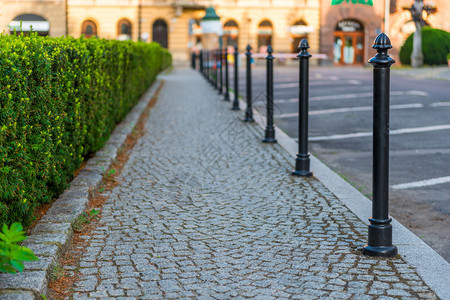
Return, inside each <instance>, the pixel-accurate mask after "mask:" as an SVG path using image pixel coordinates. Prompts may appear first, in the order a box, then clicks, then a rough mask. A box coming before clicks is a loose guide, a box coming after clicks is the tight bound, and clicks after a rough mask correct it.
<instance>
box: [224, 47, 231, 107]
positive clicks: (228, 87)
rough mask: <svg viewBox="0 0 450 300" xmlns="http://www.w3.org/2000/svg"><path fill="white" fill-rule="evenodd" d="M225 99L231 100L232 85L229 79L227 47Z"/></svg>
mask: <svg viewBox="0 0 450 300" xmlns="http://www.w3.org/2000/svg"><path fill="white" fill-rule="evenodd" d="M224 55H225V98H224V100H225V101H230V86H229V80H228V48H227V47H225V53H224Z"/></svg>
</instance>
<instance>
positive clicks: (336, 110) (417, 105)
mask: <svg viewBox="0 0 450 300" xmlns="http://www.w3.org/2000/svg"><path fill="white" fill-rule="evenodd" d="M422 107H423V104H421V103H411V104H399V105H391V110H392V109H408V108H422ZM372 110H373V106H359V107H343V108H334V109H323V110H313V111H310V112H309V115H310V116H311V115H325V114H334V113H345V112H354V111H372ZM295 117H298V112H295V113H286V114H280V115H276V116H275V118H278V119H282V118H295Z"/></svg>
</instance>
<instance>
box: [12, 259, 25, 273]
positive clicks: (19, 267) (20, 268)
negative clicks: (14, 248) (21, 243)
mask: <svg viewBox="0 0 450 300" xmlns="http://www.w3.org/2000/svg"><path fill="white" fill-rule="evenodd" d="M9 263H10V265H11V266H13V267H14V268H16V269H17V270H18V271H19V272H23V263H22V262H20V261H18V260H15V259H13V260H11V261H10V262H9Z"/></svg>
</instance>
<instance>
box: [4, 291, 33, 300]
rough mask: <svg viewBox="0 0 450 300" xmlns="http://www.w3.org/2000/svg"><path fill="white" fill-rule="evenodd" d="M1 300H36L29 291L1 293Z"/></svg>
mask: <svg viewBox="0 0 450 300" xmlns="http://www.w3.org/2000/svg"><path fill="white" fill-rule="evenodd" d="M0 300H34V295H33V293H31V292H27V291H14V292H9V291H0Z"/></svg>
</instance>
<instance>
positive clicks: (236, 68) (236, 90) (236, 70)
mask: <svg viewBox="0 0 450 300" xmlns="http://www.w3.org/2000/svg"><path fill="white" fill-rule="evenodd" d="M238 60H239V52H238V47H237V46H234V101H233V108H232V110H239V66H238Z"/></svg>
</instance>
